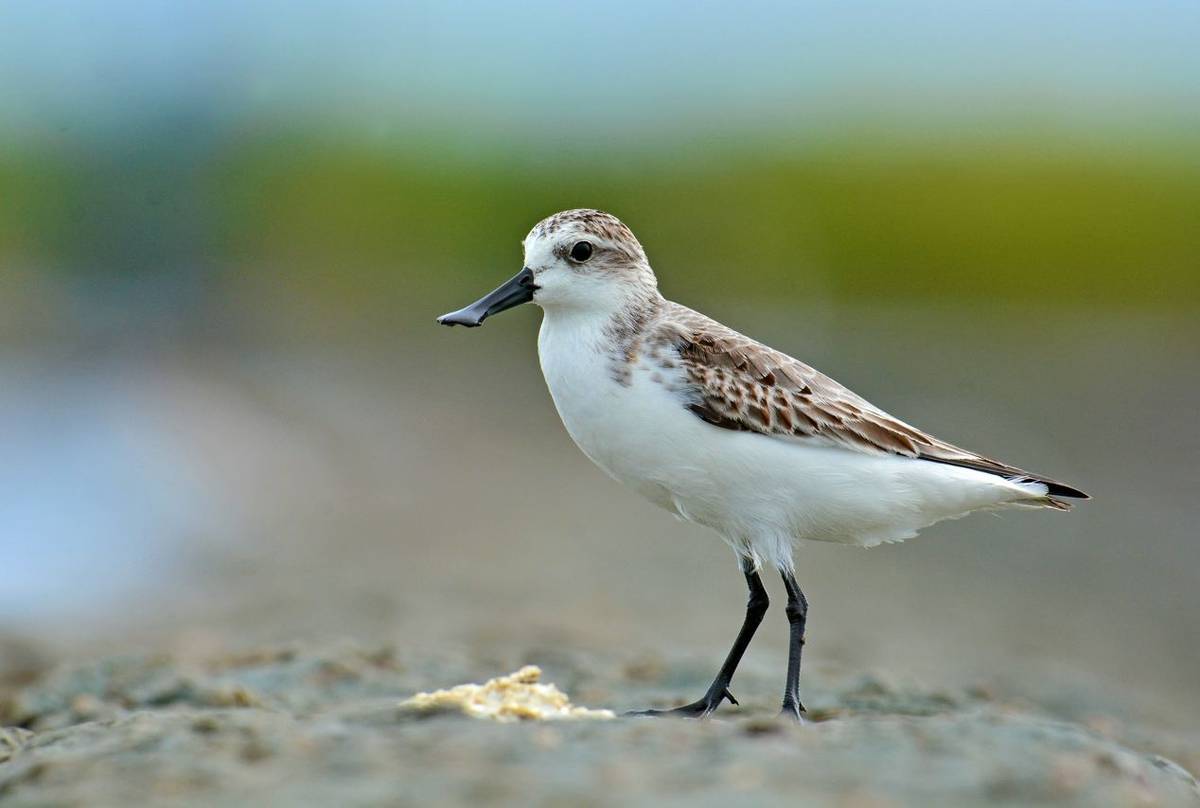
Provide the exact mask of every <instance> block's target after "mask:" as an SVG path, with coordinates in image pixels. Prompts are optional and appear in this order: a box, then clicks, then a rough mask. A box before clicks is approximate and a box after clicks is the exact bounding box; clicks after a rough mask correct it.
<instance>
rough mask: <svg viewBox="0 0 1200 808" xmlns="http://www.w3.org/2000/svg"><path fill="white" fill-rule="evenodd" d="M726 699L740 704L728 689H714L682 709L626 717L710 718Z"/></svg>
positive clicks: (638, 711)
mask: <svg viewBox="0 0 1200 808" xmlns="http://www.w3.org/2000/svg"><path fill="white" fill-rule="evenodd" d="M726 699H729V703H730V704H737V703H738V700H737V699H735V698H734V697H733V694H732V693H730V692H729V689H728V688H726V687H721V688H714V689H712V690H710V691H708V692H707V693H705V694H704V697H703V698H701V699H700V700H699V701H693V702H692V703H691V704H685V705H683V706H682V707H675V708H673V709H670V710H633V711H631V712H628V713H625V715H627V716H642V715H648V716H653V717H655V718H708V717H709V716H710V715H712V714H713V712H715V711H716V709H717V708H718V707H720V706H721V702H722V701H724V700H726Z"/></svg>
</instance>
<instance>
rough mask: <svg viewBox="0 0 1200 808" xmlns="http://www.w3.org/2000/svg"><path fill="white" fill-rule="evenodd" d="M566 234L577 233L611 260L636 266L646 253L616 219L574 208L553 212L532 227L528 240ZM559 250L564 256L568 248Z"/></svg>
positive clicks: (644, 259)
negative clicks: (590, 241)
mask: <svg viewBox="0 0 1200 808" xmlns="http://www.w3.org/2000/svg"><path fill="white" fill-rule="evenodd" d="M566 231H571V232H574V233H577V234H578V235H580V236H581V237H583V238H586V237H588V236H590V237H592V238H594V239H596V240H597V242H598V244H597V245H595V246H599V247H601V249H602V250H603V251H605V252H609V253H611V256H612V257H613V258H617V259H620V260H624V261H628V262H631V263H637V264H645V263H646V251H645V250H643V249H642V245H641V243H640V242H638V240H637V236H635V235H634V234H633V231H632V230H630V229H629V228H628V227H627V226H626V225H625V223H624V222H622V221H621V220H620V219H618V218H617V217H616V216H613V215H612V214H611V213H605V212H604V211H602V210H594V209H592V208H575V209H574V210H564V211H561V212H559V213H555V214H554V215H552V216H547V217H546V218H545V219H542V220H541V221H540V222H538V223H537V224H536V225H534V226H533V229H532V230H530V231H529V236H528V237H530V238H539V239H541V238H553V237H555V236H557V235H558V234H559V233H564V232H566ZM560 248H561V249H562V250H563V251H564V254H565V251H566V250H569V249H570V245H560Z"/></svg>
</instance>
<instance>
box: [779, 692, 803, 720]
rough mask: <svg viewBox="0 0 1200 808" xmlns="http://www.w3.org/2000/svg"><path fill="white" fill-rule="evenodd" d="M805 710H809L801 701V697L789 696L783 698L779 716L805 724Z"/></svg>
mask: <svg viewBox="0 0 1200 808" xmlns="http://www.w3.org/2000/svg"><path fill="white" fill-rule="evenodd" d="M805 712H807V710H805V709H804V705H803V704H801V703H800V700H799V699H790V698H788V699H784V700H783V709H782V710H780V711H779V717H780V718H787V719H791V720H792V721H795V722H796V723H797V724H803V723H804V715H803V713H805Z"/></svg>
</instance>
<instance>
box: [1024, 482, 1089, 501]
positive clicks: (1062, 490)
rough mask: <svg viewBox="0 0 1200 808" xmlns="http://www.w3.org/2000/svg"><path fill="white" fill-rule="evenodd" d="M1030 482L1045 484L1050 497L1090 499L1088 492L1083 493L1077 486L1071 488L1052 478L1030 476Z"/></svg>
mask: <svg viewBox="0 0 1200 808" xmlns="http://www.w3.org/2000/svg"><path fill="white" fill-rule="evenodd" d="M1031 481H1032V482H1035V483H1043V484H1045V486H1046V488H1047V489H1048V490H1047V493H1048V494H1049V495H1050V496H1052V497H1070V498H1071V499H1091V498H1092V497H1091V495H1090V494H1085V493H1084V492H1082V491H1080V490H1079V489H1078V488H1072V487H1071V486H1069V485H1064V484H1063V483H1056V482H1054V481H1053V480H1039V479H1037V478H1036V477H1034V478H1031Z"/></svg>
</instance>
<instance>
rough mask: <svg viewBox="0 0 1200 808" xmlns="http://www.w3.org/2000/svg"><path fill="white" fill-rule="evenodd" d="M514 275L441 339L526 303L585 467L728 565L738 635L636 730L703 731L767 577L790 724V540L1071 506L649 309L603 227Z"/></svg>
mask: <svg viewBox="0 0 1200 808" xmlns="http://www.w3.org/2000/svg"><path fill="white" fill-rule="evenodd" d="M524 247H525V264H524V268H523V269H522V270H521V271H520V272H518V273H517V274H516V276H514V277H513V278H512V279H510V280H509V281H507V282H506V283H504V284H503V285H501V286H500V287H499V288H497V289H496V290H495V291H493V292H491V293H490V294H488V295H486V296H484V297H483V298H481V299H480V300H478V301H476V302H475V303H472V304H471V305H470V306H467V307H466V308H464V309H460V310H458V311H455V312H451V313H449V314H445V315H442V316H441V317H439V318H438V322H440V323H442V324H443V325H464V326H469V327H474V326H478V325H480V324H481V323H483V321H484V320H485V319H486V318H488V317H490V316H491V315H493V314H497V313H499V312H501V311H504V310H506V309H510V308H512V307H514V306H517V305H520V304H522V303H527V302H533V303H536V304H538V305H539V306H541V307H542V309H543V310H544V312H545V315H544V318H543V320H542V327H541V331H540V332H539V334H538V355H539V357H540V359H541V366H542V373H543V374H544V376H545V378H546V384H547V386H548V387H549V388H550V395H551V396H552V397H553V399H554V405H555V407H556V408H557V409H558V414H559V416H560V417H561V418H562V422H563V424H564V425H565V426H566V428H567V431H568V432H569V433H570V435H571V437H572V438H573V439H574V441H575V443H576V444H577V445H578V446H579V448H580V449H582V450H583V453H584V454H586V455H587V456H588V457H589V458H591V459H592V461H593V462H595V463H596V465H598V466H600V468H602V469H603V470H604V471H605V472H607V473H608V474H609V475H610V476H612V477H614V478H615V479H617V480H619V481H621V482H623V483H626V484H627V485H629V486H631V487H632V488H633V489H634V490H635V491H637V492H638V493H640V494H641V495H642V496H644V497H646V498H648V499H649V500H651V501H652V502H654V503H655V504H657V505H661V506H662V507H663V508H666V509H667V510H668V511H670V512H672V513H673V514H675V515H677V516H679V517H680V518H682V519H685V520H687V521H689V522H694V523H696V524H700V525H705V526H707V527H710V528H712V529H713V530H715V531H716V532H717V533H718V534H720V536H721V537H722V538H723V539H724V540H725V541H726V542H728V543H729V544H730V545H731V546H732V547H733V549H734V551H735V552H736V553H737V557H738V561H739V565H740V568H741V572H742V575H744V576H745V579H746V584H747V586H748V587H749V590H750V597H749V602H748V603H747V605H746V616H745V620H744V622H743V623H742V628H741V630H740V631H739V632H738V635H737V638H736V640H735V641H734V643H733V647H732V648H731V649H730V651H729V654H728V656H727V657H726V659H725V662H724V664H723V665H722V666H721V669H720V671H719V672H718V673H717V675H716V678H715V679H714V680H713V682H712V685H710V686H709V688H708V690H707V692H705V694H704V695H703V696H702V697H701V698H700V699H699V700H697V701H695V702H692V703H691V704H687V705H684V706H682V707H678V708H675V709H674V710H663V711H659V710H647V711H645V714H650V715H662V714H672V715H679V716H685V717H705V716H708V715H709V714H711V713H712V712H713V711H714V710H715V709H716V708H717V706H718V705H720V704H721V702H722V701H723V700H724V699H728V700H729V701H730V702H732V703H733V704H737V701H736V700H735V699H734V697H733V696H732V694H730V692H729V685H730V682H731V681H732V679H733V674H734V671H735V670H736V668H737V665H738V662H739V661H740V660H741V658H742V655H743V653H744V652H745V650H746V647H747V646H748V645H749V643H750V639H751V638H752V637H753V635H754V632H755V630H756V629H757V628H758V626H759V623H761V622H762V618H763V615H764V613H765V612H766V611H767V605H768V599H767V591H766V589H765V588H764V587H763V583H762V580H761V578H760V577H759V571H760V570H761V569H762V568H763V567H764V566H765V565H769V566H772V567H775V568H776V569H777V570H779V572H780V574H781V575H782V577H783V584H784V588H785V590H786V591H787V608H786V613H787V618H788V622H789V624H790V644H789V651H788V667H787V679H786V682H785V686H784V692H783V714H785V715H787V716H791V717H794V718H796V719H799V718H800V715H801V713H802V712H803V711H804V707H803V705H802V704H801V702H800V695H799V681H800V655H801V651H802V649H803V647H804V626H805V621H806V618H807V615H808V602H807V600H806V599H805V597H804V593H803V592H802V591H801V589H800V586H799V584H798V583H797V582H796V577H795V567H794V564H793V560H792V548H793V544H794V542H795V540H797V539H809V540H815V541H830V542H841V543H845V544H854V545H860V546H864V547H870V546H873V545H877V544H880V543H882V542H897V541H902V540H904V539H907V538H911V537H912V536H914V535H916V533H917V531H918V530H920V529H921V528H924V527H927V526H929V525H932V524H933V523H935V522H939V521H941V520H943V519H952V518H954V517H957V516H962V515H964V514H966V513H969V512H971V511H976V510H984V509H994V508H999V507H1004V506H1012V505H1016V506H1032V507H1044V508H1054V509H1057V510H1069V509H1070V505H1068V504H1067V503H1066V502H1064V501H1063V499H1062V498H1064V497H1065V498H1072V497H1074V498H1078V499H1087V498H1088V496H1087V495H1086V494H1084V493H1083V492H1082V491H1079V490H1078V489H1076V488H1072V487H1071V486H1069V485H1065V484H1064V483H1060V482H1056V481H1055V480H1051V479H1049V478H1047V477H1043V476H1041V475H1038V474H1031V473H1029V472H1027V471H1023V470H1021V469H1019V468H1016V467H1015V466H1010V465H1007V464H1005V463H1000V462H997V461H995V460H991V459H989V458H987V457H983V456H982V455H979V454H976V453H974V452H970V451H967V450H966V449H960V448H959V447H957V446H954V445H952V444H949V443H946V442H945V441H942V440H939V439H937V438H935V437H933V436H932V435H929V434H927V433H925V432H922V431H921V430H919V429H917V428H915V427H913V426H910V425H908V424H906V423H904V422H903V421H901V420H899V419H897V418H894V417H892V416H890V415H888V414H887V413H886V412H884V411H883V410H881V409H879V408H878V407H875V406H874V405H872V404H870V403H869V402H867V401H866V400H865V399H863V398H861V397H859V396H857V395H855V394H854V393H852V392H851V391H850V390H848V389H846V388H845V387H843V386H842V385H840V384H838V383H837V382H835V381H834V380H833V379H831V378H829V377H828V376H825V375H823V374H821V373H819V372H818V371H816V370H814V369H813V368H811V367H809V366H808V365H806V364H804V363H803V362H800V361H799V360H797V359H793V358H792V357H790V356H788V355H786V354H784V353H781V352H779V351H776V350H774V349H772V348H769V347H767V346H766V345H763V344H761V343H759V342H756V341H754V340H752V339H750V338H749V337H746V336H743V335H742V334H739V333H738V332H736V331H734V330H732V329H730V328H727V327H725V326H723V325H721V324H720V323H718V322H716V321H715V320H712V319H710V318H708V317H705V316H704V315H703V314H700V313H698V312H695V311H692V310H691V309H689V308H686V307H685V306H681V305H679V304H678V303H673V302H671V301H669V300H666V299H665V298H663V296H662V295H661V294H659V291H658V282H657V280H656V278H655V276H654V272H653V271H652V270H651V268H650V263H649V261H648V260H647V259H646V253H645V251H644V250H643V249H642V245H641V244H640V243H638V240H637V238H635V237H634V235H633V233H632V232H631V231H630V229H629V228H628V227H626V226H625V225H624V224H623V223H622V222H621V221H620V220H618V219H617V218H616V217H615V216H612V215H610V214H608V213H604V212H601V211H598V210H589V209H581V210H568V211H563V212H561V213H556V214H554V215H553V216H550V217H548V218H546V219H544V220H543V221H541V222H539V223H538V224H537V225H536V226H535V227H534V228H533V229H532V230H530V231H529V235H527V236H526V237H525V241H524Z"/></svg>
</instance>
